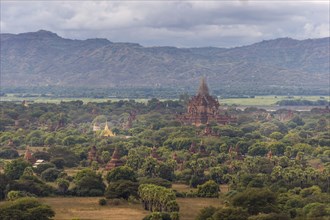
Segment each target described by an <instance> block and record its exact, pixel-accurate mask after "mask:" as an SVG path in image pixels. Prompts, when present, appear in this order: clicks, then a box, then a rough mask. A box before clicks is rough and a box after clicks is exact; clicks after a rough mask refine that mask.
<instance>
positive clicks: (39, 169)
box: [34, 162, 55, 175]
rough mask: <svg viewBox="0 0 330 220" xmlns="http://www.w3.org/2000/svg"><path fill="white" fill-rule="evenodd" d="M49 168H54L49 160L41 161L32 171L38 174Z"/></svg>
mask: <svg viewBox="0 0 330 220" xmlns="http://www.w3.org/2000/svg"><path fill="white" fill-rule="evenodd" d="M49 168H55V165H54V164H52V163H49V162H46V163H41V164H39V165H38V166H37V167H35V168H34V172H35V173H36V174H39V175H40V174H41V173H42V172H44V171H45V170H47V169H49Z"/></svg>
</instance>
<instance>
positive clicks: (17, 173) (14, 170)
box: [4, 159, 31, 180]
mask: <svg viewBox="0 0 330 220" xmlns="http://www.w3.org/2000/svg"><path fill="white" fill-rule="evenodd" d="M28 166H31V165H30V164H29V163H28V162H26V161H25V160H23V159H16V160H13V161H11V162H10V163H7V164H5V168H4V170H5V174H6V176H7V177H9V178H10V179H12V180H14V179H19V178H20V177H21V176H22V174H23V173H24V170H25V168H26V167H28Z"/></svg>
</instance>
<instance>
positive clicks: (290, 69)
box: [1, 30, 330, 94]
mask: <svg viewBox="0 0 330 220" xmlns="http://www.w3.org/2000/svg"><path fill="white" fill-rule="evenodd" d="M329 40H330V38H321V39H307V40H294V39H290V38H280V39H275V40H267V41H262V42H259V43H255V44H252V45H248V46H242V47H235V48H215V47H206V48H176V47H143V46H141V45H139V44H135V43H113V42H111V41H109V40H107V39H88V40H72V39H65V38H62V37H60V36H58V35H57V34H56V33H52V32H49V31H44V30H41V31H37V32H29V33H21V34H1V86H2V87H7V88H8V87H38V86H40V87H44V86H59V87H77V88H84V87H88V88H133V89H134V88H175V89H183V90H185V89H187V90H189V89H195V88H196V87H197V85H198V83H199V81H200V78H201V76H206V77H207V81H208V83H209V85H210V88H211V90H213V91H214V92H215V93H217V94H221V93H223V92H224V91H227V92H228V91H229V92H232V93H235V92H236V93H239V94H276V93H277V92H276V91H282V92H283V91H284V92H286V91H287V92H288V93H298V92H299V91H302V93H305V94H306V91H307V93H309V92H308V91H311V92H310V93H313V92H314V93H318V94H320V93H322V94H327V93H328V91H329V69H330V65H329V62H330V61H329V57H330V52H329V51H330V46H329ZM297 91H298V92H297Z"/></svg>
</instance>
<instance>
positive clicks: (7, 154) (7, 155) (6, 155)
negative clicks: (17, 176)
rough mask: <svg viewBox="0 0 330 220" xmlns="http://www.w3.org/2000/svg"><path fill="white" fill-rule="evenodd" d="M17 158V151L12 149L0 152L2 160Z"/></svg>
mask: <svg viewBox="0 0 330 220" xmlns="http://www.w3.org/2000/svg"><path fill="white" fill-rule="evenodd" d="M17 157H19V155H18V152H17V150H14V149H3V150H1V151H0V158H3V159H14V158H17Z"/></svg>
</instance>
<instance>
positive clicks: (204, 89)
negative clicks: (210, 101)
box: [197, 77, 209, 96]
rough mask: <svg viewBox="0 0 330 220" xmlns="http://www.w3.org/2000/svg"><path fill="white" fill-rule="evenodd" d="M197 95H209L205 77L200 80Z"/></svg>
mask: <svg viewBox="0 0 330 220" xmlns="http://www.w3.org/2000/svg"><path fill="white" fill-rule="evenodd" d="M197 95H201V96H205V95H209V87H208V86H207V84H206V80H205V77H203V78H202V79H201V83H200V84H199V88H198V93H197Z"/></svg>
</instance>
